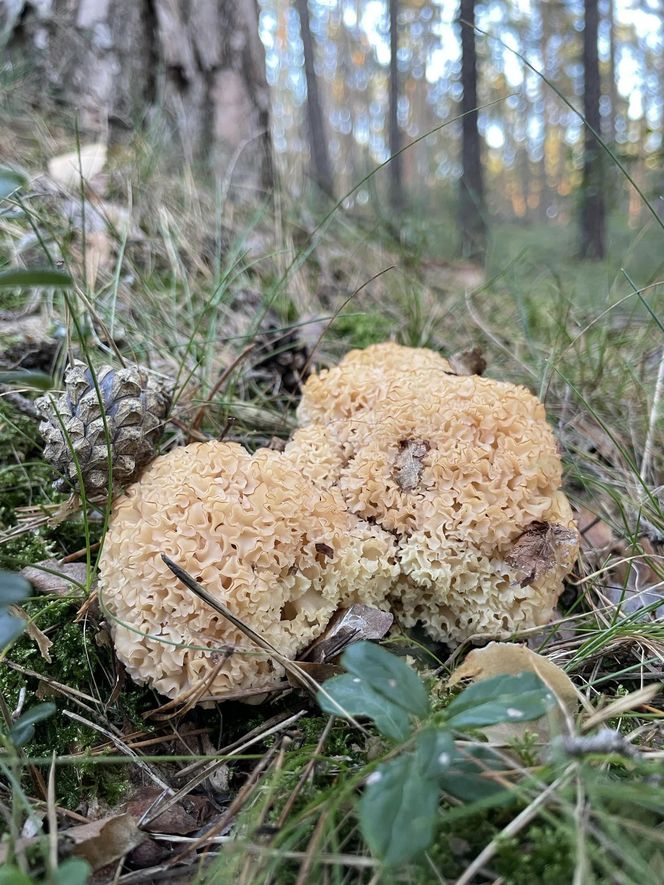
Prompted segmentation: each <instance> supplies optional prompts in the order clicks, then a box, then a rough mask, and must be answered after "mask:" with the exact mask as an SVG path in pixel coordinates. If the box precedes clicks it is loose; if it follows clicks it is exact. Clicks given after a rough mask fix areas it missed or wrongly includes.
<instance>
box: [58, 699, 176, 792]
mask: <svg viewBox="0 0 664 885" xmlns="http://www.w3.org/2000/svg"><path fill="white" fill-rule="evenodd" d="M62 712H63V713H64V714H65V716H68V717H69V718H70V719H74V720H75V721H76V722H80V723H81V724H82V725H87V727H88V728H92V729H94V731H98V732H99V733H100V734H103V735H104V737H106V738H108V740H109V741H111V742H112V743H113V744H115V746H116V747H117V748H118V750H120V752H121V753H124V754H125V755H126V756H131V757H132V758H133V759H134V761H135V763H136V765H137V766H138V767H139V768H140V769H141V771H144V772H145V773H146V774H147V776H148V777H149V778H150V780H152V781H154V783H155V784H156V785H157V786H158V787H159V788H160V789H162V790H166V791H167V792H168V793H173V792H174V790H173V788H172V787H169V785H168V784H167V783H165V782H164V781H163V780H162V779H161V778H160V777H159V775H158V774H156V773H155V772H154V771H153V770H152V769H151V768H150V766H149V765H148V764H147V763H146V762H143V760H142V759H141V757H140V756H139V755H138V754H137V753H134V751H133V750H132V749H131V747H128V746H127V744H125V742H124V741H122V740H120V738H119V737H116V735H114V734H113V733H112V732H110V731H108V730H107V729H105V728H102V727H101V725H97V723H96V722H90V720H89V719H84V718H83V716H79V715H78V713H72V712H71V710H63V711H62Z"/></svg>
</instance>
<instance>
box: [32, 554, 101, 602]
mask: <svg viewBox="0 0 664 885" xmlns="http://www.w3.org/2000/svg"><path fill="white" fill-rule="evenodd" d="M21 574H22V575H23V577H24V578H25V579H26V580H27V581H30V583H31V584H32V586H33V587H34V588H35V590H37V591H39V593H45V594H48V595H49V596H50V595H53V596H71V595H80V594H81V589H80V587H79V586H78V585H79V584H83V585H84V586H85V581H86V578H87V566H86V565H85V563H82V562H66V563H62V564H61V563H59V562H58V560H57V559H45V560H43V561H42V562H36V563H35V564H34V565H28V566H26V567H25V568H24V569H21Z"/></svg>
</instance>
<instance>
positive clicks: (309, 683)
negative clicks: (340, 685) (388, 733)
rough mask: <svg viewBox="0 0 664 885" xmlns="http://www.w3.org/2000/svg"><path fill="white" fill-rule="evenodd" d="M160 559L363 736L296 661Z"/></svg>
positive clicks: (170, 562)
mask: <svg viewBox="0 0 664 885" xmlns="http://www.w3.org/2000/svg"><path fill="white" fill-rule="evenodd" d="M161 558H162V560H163V561H164V562H165V563H166V565H167V566H168V567H169V569H170V570H171V571H172V572H173V574H174V575H175V577H176V578H178V579H179V580H180V581H182V583H183V584H184V585H185V587H188V588H189V590H191V592H192V593H194V594H195V595H196V596H198V598H199V599H202V600H203V602H206V603H207V604H208V605H209V606H210V608H213V609H214V610H215V611H216V612H219V614H220V615H223V616H224V617H225V618H226V619H227V620H229V621H230V622H231V624H232V625H233V626H234V627H237V629H238V630H240V631H241V632H242V633H244V635H245V636H247V637H248V638H249V639H251V641H252V642H254V643H255V644H256V645H257V646H258V647H259V648H262V649H264V650H265V651H266V652H267V653H268V654H269V655H270V657H272V658H274V660H275V661H277V663H278V664H281V666H282V667H283V668H284V670H286V672H287V673H290V674H291V676H292V677H293V678H294V679H295V680H296V681H297V682H298V683H299V684H300V685H302V686H303V687H304V688H305V689H306V690H307V691H309V692H310V693H311V694H312V695H314V696H315V695H316V693H321V694H322V695H324V697H326V698H328V699H329V700H330V701H332V703H334V705H335V706H336V707H337V708H338V710H339V713H340V714H341V715H342V716H344V718H345V719H347V720H348V721H349V722H351V723H352V724H353V725H354V726H355V728H357V729H358V730H359V731H361V732H362V733H363V734H368V732H367V730H366V728H364V727H363V726H361V725H360V723H359V722H358V721H357V719H355V717H354V716H352V715H351V714H350V713H349V712H348V711H347V710H345V709H344V707H343V706H342V705H341V704H340V703H339V702H338V701H336V700H335V698H333V697H332V696H331V695H329V694H328V693H327V691H326V690H325V687H324V686H321V685H320V684H319V683H318V682H316V680H315V679H313V678H312V677H311V676H309V674H308V673H307V672H306V671H305V670H303V669H302V667H299V666H298V664H297V662H296V661H292V660H291V659H290V658H287V657H286V655H283V654H282V653H281V652H280V651H279V649H278V648H275V646H274V645H272V643H271V642H268V641H267V639H264V638H263V637H262V636H261V635H260V633H257V632H256V631H255V630H254V629H253V627H250V626H249V624H246V623H245V622H244V621H242V620H241V619H240V618H238V617H237V615H234V614H233V612H232V611H231V610H230V609H229V608H228V606H226V605H224V604H223V602H220V600H218V599H217V598H216V597H214V596H213V595H212V594H211V593H208V591H207V590H205V588H204V587H203V586H202V585H201V584H199V583H198V581H196V580H194V578H192V576H191V575H190V574H189V573H188V572H186V571H185V570H184V569H183V568H181V567H180V566H179V565H178V564H177V563H176V562H173V560H172V559H171V558H170V557H168V556H166V554H165V553H162V554H161ZM266 690H269V689H266Z"/></svg>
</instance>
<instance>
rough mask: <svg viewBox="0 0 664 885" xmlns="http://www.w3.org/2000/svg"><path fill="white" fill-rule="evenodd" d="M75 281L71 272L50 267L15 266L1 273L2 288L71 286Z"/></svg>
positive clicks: (0, 286) (60, 287)
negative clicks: (24, 267)
mask: <svg viewBox="0 0 664 885" xmlns="http://www.w3.org/2000/svg"><path fill="white" fill-rule="evenodd" d="M73 285H74V281H73V280H72V278H71V277H70V276H69V274H66V273H62V271H59V270H51V269H50V268H45V269H40V268H27V269H23V268H13V269H12V270H6V271H4V273H0V289H24V288H28V287H30V286H57V287H58V288H59V289H63V288H69V287H70V286H73Z"/></svg>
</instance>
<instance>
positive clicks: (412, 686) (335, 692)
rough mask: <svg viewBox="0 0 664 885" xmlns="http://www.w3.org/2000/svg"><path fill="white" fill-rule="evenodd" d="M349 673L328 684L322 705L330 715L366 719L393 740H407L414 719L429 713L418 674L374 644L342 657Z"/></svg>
mask: <svg viewBox="0 0 664 885" xmlns="http://www.w3.org/2000/svg"><path fill="white" fill-rule="evenodd" d="M341 663H342V664H343V666H344V667H345V668H346V669H347V670H348V671H349V673H348V674H345V675H344V676H337V677H336V678H335V679H330V680H329V681H328V682H326V683H325V693H323V692H322V691H321V692H319V693H318V703H319V704H320V706H321V708H322V709H323V710H324V711H325V712H326V713H333V714H334V715H336V716H345V718H346V719H348V718H349V717H351V716H352V717H355V716H366V717H367V718H368V719H373V721H374V722H375V723H376V728H377V729H378V730H379V731H380V732H381V734H384V735H385V736H386V737H389V738H392V739H393V740H397V741H403V740H406V738H407V737H408V735H409V734H410V732H411V730H412V728H411V722H410V720H411V717H412V716H417V717H420V718H421V717H424V716H426V715H427V714H428V712H429V700H428V698H427V693H426V689H425V687H424V685H423V683H422V680H421V679H420V678H419V676H418V675H417V673H416V672H415V671H414V670H413V669H412V668H411V667H409V666H408V665H407V664H405V663H404V662H403V661H402V660H400V659H399V658H397V657H395V656H394V655H391V654H390V653H389V652H387V651H385V649H382V648H380V646H378V645H374V644H373V643H372V642H358V643H356V644H355V645H351V647H350V648H349V649H348V650H347V651H346V652H345V653H344V654H343V655H342V657H341Z"/></svg>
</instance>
